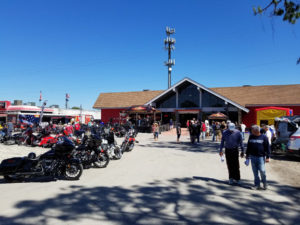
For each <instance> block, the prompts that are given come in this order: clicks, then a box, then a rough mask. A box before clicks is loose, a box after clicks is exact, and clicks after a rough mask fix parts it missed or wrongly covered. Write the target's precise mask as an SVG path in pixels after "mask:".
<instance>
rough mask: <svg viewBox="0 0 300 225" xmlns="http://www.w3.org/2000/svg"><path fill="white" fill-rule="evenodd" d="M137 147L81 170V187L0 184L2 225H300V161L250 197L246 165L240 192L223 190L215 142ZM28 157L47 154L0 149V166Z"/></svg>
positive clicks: (272, 174)
mask: <svg viewBox="0 0 300 225" xmlns="http://www.w3.org/2000/svg"><path fill="white" fill-rule="evenodd" d="M138 140H139V144H137V145H136V147H135V149H134V150H133V151H132V152H130V153H126V154H124V156H123V158H122V159H121V160H118V161H112V162H110V164H109V165H108V167H107V168H105V169H88V170H85V171H84V173H83V175H82V177H81V179H80V180H79V181H73V182H72V181H62V180H59V181H51V182H26V183H12V184H7V183H4V182H3V180H2V181H0V193H1V194H0V197H1V204H0V224H55V225H56V224H300V218H299V214H300V206H299V198H300V189H299V188H295V187H299V185H298V184H299V182H298V180H299V179H298V178H299V169H297V168H298V167H299V162H293V161H286V160H282V161H281V160H278V159H274V160H272V161H271V162H270V164H267V166H266V169H267V177H268V182H269V185H270V188H269V190H267V191H259V190H251V189H250V186H251V185H252V183H253V175H252V171H251V167H247V166H245V165H244V164H243V161H244V160H241V161H240V163H241V176H242V180H243V184H242V186H241V187H239V186H230V185H228V184H227V177H228V174H227V169H226V163H222V162H220V158H219V156H218V154H217V153H218V150H217V149H218V143H212V142H210V141H205V142H202V143H200V145H191V144H189V143H188V138H187V137H186V136H184V137H183V138H182V143H181V144H178V143H176V142H175V141H174V140H175V137H174V136H172V135H161V136H160V137H159V141H157V142H154V141H153V138H152V135H150V134H139V136H138ZM118 141H121V140H118ZM32 150H34V151H35V152H37V153H41V152H43V151H45V150H44V149H41V148H30V147H20V146H3V145H0V159H4V158H6V157H10V156H16V155H26V154H27V153H29V152H31V151H32ZM281 167H285V168H288V169H285V170H280V168H281ZM283 171H285V172H283ZM287 171H288V172H287ZM287 173H288V174H294V175H291V178H293V179H290V178H289V177H288V176H287ZM297 179H298V180H297ZM295 180H297V181H295Z"/></svg>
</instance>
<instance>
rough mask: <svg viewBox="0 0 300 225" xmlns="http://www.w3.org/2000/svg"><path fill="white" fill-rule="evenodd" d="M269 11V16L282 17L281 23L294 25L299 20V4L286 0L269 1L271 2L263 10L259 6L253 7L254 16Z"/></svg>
mask: <svg viewBox="0 0 300 225" xmlns="http://www.w3.org/2000/svg"><path fill="white" fill-rule="evenodd" d="M270 7H271V8H272V9H271V15H273V16H282V19H283V21H287V22H289V23H291V24H295V23H296V21H297V20H298V19H299V18H300V4H298V3H295V2H294V1H288V0H271V2H270V3H269V4H268V5H267V6H266V7H264V8H261V6H258V7H253V12H254V15H257V14H260V15H261V14H262V13H264V12H266V11H268V10H269V8H270Z"/></svg>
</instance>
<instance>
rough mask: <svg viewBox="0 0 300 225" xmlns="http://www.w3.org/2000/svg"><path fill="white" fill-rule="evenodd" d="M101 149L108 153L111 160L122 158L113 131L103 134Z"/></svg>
mask: <svg viewBox="0 0 300 225" xmlns="http://www.w3.org/2000/svg"><path fill="white" fill-rule="evenodd" d="M101 147H102V149H103V150H104V151H106V152H107V154H108V155H109V158H110V159H121V158H122V151H121V149H120V147H119V146H118V145H117V143H116V141H115V136H114V132H113V129H110V130H109V131H107V132H106V133H103V134H102V142H101Z"/></svg>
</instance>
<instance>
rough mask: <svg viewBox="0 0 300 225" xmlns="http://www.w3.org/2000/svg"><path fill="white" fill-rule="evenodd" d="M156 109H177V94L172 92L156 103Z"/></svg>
mask: <svg viewBox="0 0 300 225" xmlns="http://www.w3.org/2000/svg"><path fill="white" fill-rule="evenodd" d="M156 108H176V93H175V92H173V91H171V92H170V93H168V94H166V95H165V96H163V97H162V98H161V99H159V100H158V101H157V102H156Z"/></svg>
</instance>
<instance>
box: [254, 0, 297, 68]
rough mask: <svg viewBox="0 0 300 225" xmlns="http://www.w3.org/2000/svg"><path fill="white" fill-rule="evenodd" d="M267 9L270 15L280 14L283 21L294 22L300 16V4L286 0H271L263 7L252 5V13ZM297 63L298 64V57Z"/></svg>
mask: <svg viewBox="0 0 300 225" xmlns="http://www.w3.org/2000/svg"><path fill="white" fill-rule="evenodd" d="M269 9H271V16H282V20H283V21H287V22H288V23H291V24H295V23H296V22H297V20H298V19H299V18H300V4H299V3H295V1H288V0H271V2H270V3H269V4H268V5H266V6H265V7H264V8H261V6H258V7H253V12H254V15H258V14H260V15H261V14H263V13H265V12H267V11H268V10H269ZM297 64H298V65H299V64H300V57H299V59H298V60H297Z"/></svg>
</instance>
